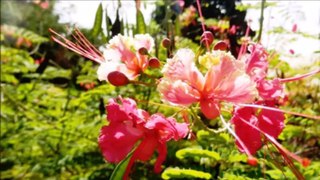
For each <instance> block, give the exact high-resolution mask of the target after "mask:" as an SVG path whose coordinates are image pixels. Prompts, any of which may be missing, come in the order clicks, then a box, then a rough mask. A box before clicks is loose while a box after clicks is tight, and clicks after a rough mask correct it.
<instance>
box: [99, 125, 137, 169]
mask: <svg viewBox="0 0 320 180" xmlns="http://www.w3.org/2000/svg"><path fill="white" fill-rule="evenodd" d="M142 135H143V132H142V131H140V130H138V129H136V128H134V127H133V126H132V124H128V123H127V124H122V123H111V124H110V125H109V126H104V127H102V129H101V132H100V136H99V140H98V143H99V147H100V149H101V152H102V154H103V156H104V158H105V159H106V160H107V161H108V162H113V163H118V162H120V161H121V160H123V159H124V158H125V157H126V156H127V154H128V153H129V152H130V151H131V150H132V148H133V146H134V144H135V143H136V142H137V141H138V140H139V139H140V138H141V137H142Z"/></svg>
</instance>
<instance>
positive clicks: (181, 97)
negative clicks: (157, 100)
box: [158, 78, 200, 106]
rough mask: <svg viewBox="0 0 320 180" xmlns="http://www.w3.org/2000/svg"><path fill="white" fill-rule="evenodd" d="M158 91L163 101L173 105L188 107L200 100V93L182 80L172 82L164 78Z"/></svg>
mask: <svg viewBox="0 0 320 180" xmlns="http://www.w3.org/2000/svg"><path fill="white" fill-rule="evenodd" d="M158 91H159V92H160V94H161V96H162V97H163V99H165V100H166V101H168V102H170V103H171V104H173V105H185V106H188V105H190V104H192V103H194V102H197V101H198V100H199V99H200V93H199V91H198V90H196V89H195V88H193V87H192V86H190V85H189V84H187V83H186V82H183V81H181V80H176V81H170V80H168V79H166V78H164V79H162V80H161V81H160V83H159V85H158Z"/></svg>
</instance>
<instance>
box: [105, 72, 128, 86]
mask: <svg viewBox="0 0 320 180" xmlns="http://www.w3.org/2000/svg"><path fill="white" fill-rule="evenodd" d="M107 78H108V81H109V82H110V84H112V85H114V86H124V85H126V84H128V83H129V79H128V78H127V76H125V75H124V74H123V73H121V72H119V71H113V72H111V73H109V74H108V77H107Z"/></svg>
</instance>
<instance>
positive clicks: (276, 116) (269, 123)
mask: <svg viewBox="0 0 320 180" xmlns="http://www.w3.org/2000/svg"><path fill="white" fill-rule="evenodd" d="M258 119H259V123H258V127H259V129H261V130H262V131H263V132H265V133H267V134H269V135H270V136H272V137H274V138H275V139H276V138H278V136H279V135H280V133H281V132H282V130H283V128H284V119H285V117H284V114H283V113H282V112H276V111H271V110H266V109H262V110H261V112H260V113H259V115H258Z"/></svg>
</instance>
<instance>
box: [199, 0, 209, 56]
mask: <svg viewBox="0 0 320 180" xmlns="http://www.w3.org/2000/svg"><path fill="white" fill-rule="evenodd" d="M197 7H198V12H199V16H200V21H201V27H202V31H203V32H205V31H206V27H205V25H204V18H203V15H202V10H201V4H200V0H197ZM205 43H206V47H207V51H208V52H209V51H210V48H209V43H208V41H205Z"/></svg>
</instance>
